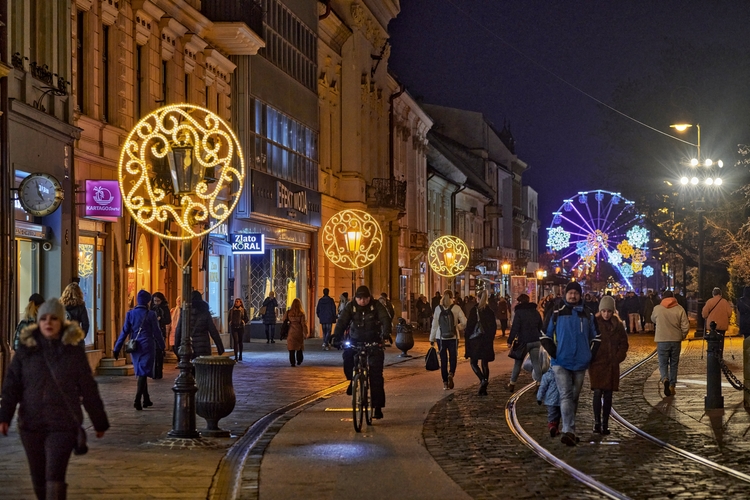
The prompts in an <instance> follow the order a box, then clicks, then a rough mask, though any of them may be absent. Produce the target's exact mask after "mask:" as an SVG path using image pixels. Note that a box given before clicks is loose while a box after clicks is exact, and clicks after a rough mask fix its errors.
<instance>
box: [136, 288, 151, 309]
mask: <svg viewBox="0 0 750 500" xmlns="http://www.w3.org/2000/svg"><path fill="white" fill-rule="evenodd" d="M135 300H136V302H137V303H138V305H139V306H146V305H148V303H149V302H151V294H150V293H148V292H147V291H146V290H141V291H139V292H138V295H137V296H136V299H135Z"/></svg>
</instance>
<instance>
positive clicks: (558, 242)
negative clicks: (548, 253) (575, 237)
mask: <svg viewBox="0 0 750 500" xmlns="http://www.w3.org/2000/svg"><path fill="white" fill-rule="evenodd" d="M569 245H570V233H569V232H567V231H566V230H565V229H563V228H562V227H560V226H557V227H553V228H552V229H548V230H547V246H548V247H550V248H551V249H552V250H556V251H560V250H562V249H563V248H568V246H569Z"/></svg>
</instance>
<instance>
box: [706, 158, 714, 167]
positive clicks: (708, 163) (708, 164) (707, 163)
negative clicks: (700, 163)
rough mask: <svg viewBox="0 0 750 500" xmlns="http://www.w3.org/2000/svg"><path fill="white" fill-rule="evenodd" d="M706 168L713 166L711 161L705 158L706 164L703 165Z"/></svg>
mask: <svg viewBox="0 0 750 500" xmlns="http://www.w3.org/2000/svg"><path fill="white" fill-rule="evenodd" d="M704 164H705V165H706V166H707V167H710V166H711V165H713V164H714V162H713V160H711V158H706V162H705V163H704Z"/></svg>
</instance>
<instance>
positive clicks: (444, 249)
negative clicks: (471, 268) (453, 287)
mask: <svg viewBox="0 0 750 500" xmlns="http://www.w3.org/2000/svg"><path fill="white" fill-rule="evenodd" d="M427 260H428V262H429V263H430V267H431V268H432V270H433V271H435V272H436V273H437V274H439V275H440V276H445V277H447V278H452V277H453V276H456V275H458V274H461V273H462V272H463V271H464V269H466V266H467V265H468V264H469V247H468V246H467V245H466V243H465V242H464V241H463V240H462V239H461V238H457V237H455V236H441V237H439V238H438V239H436V240H435V241H433V242H432V245H430V249H429V250H428V251H427Z"/></svg>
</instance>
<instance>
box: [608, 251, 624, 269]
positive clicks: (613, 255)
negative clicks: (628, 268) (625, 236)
mask: <svg viewBox="0 0 750 500" xmlns="http://www.w3.org/2000/svg"><path fill="white" fill-rule="evenodd" d="M607 260H608V261H609V263H610V264H612V265H613V266H619V265H620V264H621V263H622V254H621V253H620V252H618V251H617V250H612V251H611V252H609V257H608V258H607Z"/></svg>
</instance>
